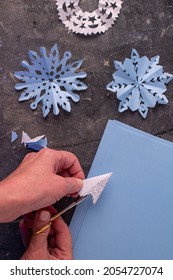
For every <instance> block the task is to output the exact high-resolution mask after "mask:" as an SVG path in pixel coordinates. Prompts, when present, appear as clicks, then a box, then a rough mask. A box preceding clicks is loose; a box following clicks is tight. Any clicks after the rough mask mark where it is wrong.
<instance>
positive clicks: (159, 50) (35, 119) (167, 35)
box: [0, 0, 173, 259]
mask: <svg viewBox="0 0 173 280" xmlns="http://www.w3.org/2000/svg"><path fill="white" fill-rule="evenodd" d="M80 3H81V4H80V5H81V7H82V8H83V9H85V10H88V11H92V10H94V9H95V8H96V7H97V3H98V1H96V0H85V1H84V0H81V2H80ZM55 43H57V44H58V45H59V49H60V53H61V54H63V53H64V51H66V50H69V51H71V52H72V55H73V56H72V58H73V59H74V60H78V59H84V63H83V65H82V68H83V69H84V70H85V71H86V72H87V73H88V76H87V78H86V79H85V80H84V82H85V83H86V84H87V85H88V89H87V90H86V91H83V92H81V93H79V94H80V97H81V100H80V102H79V103H77V104H74V103H73V104H72V111H71V113H66V112H65V111H63V110H61V113H60V115H59V116H54V115H53V114H52V113H51V114H49V116H48V117H47V118H46V119H44V118H43V117H42V113H41V106H39V108H38V109H37V110H36V111H31V109H30V108H29V102H23V103H19V102H18V97H19V93H18V92H16V91H15V89H14V86H15V80H14V78H13V76H12V73H14V72H15V71H18V70H21V66H20V63H21V61H22V60H23V59H26V60H28V55H27V52H28V51H29V49H31V50H34V51H37V52H38V51H39V48H40V47H41V46H45V47H46V48H47V49H48V50H49V49H50V48H51V47H52V46H53V45H54V44H55ZM132 48H136V49H137V51H138V52H139V54H140V55H141V56H142V55H147V56H148V57H149V58H151V57H153V56H155V55H158V54H159V55H160V64H161V65H163V66H164V70H165V72H169V73H173V1H172V0H155V1H151V0H146V1H143V0H124V4H123V8H122V10H121V13H120V16H119V19H118V20H117V22H116V23H115V25H114V26H113V27H112V28H111V29H109V30H108V31H107V32H105V33H104V34H102V35H96V36H91V37H84V36H80V35H75V34H73V33H72V32H71V31H68V29H67V28H66V27H65V26H64V25H63V24H62V22H61V21H60V20H59V18H58V15H57V10H56V5H55V1H54V0H24V1H22V0H3V1H0V98H1V99H0V123H1V126H0V127H1V128H0V179H3V178H5V177H6V176H7V175H8V174H9V173H11V172H12V171H13V170H14V169H15V168H16V167H17V166H18V164H19V163H20V162H21V160H22V159H23V157H24V155H25V154H26V153H27V151H26V150H24V148H23V147H22V146H21V145H20V143H17V144H11V143H10V137H11V131H12V130H15V131H17V132H18V133H20V132H21V131H22V130H25V131H26V132H27V133H28V134H29V135H31V136H33V137H34V136H37V135H41V134H44V133H46V136H47V137H48V140H49V147H50V148H55V149H65V150H68V151H71V152H74V153H75V154H76V155H77V156H78V158H79V159H80V162H81V164H82V166H83V168H84V171H85V174H86V175H87V173H88V171H89V168H90V166H91V164H92V160H93V158H94V155H95V152H96V150H97V147H98V144H99V142H100V139H101V137H102V133H103V131H104V128H105V126H106V123H107V121H108V119H116V120H119V121H122V122H124V123H126V124H129V125H132V126H134V127H136V128H139V129H142V130H144V131H146V132H149V133H151V134H153V135H157V136H159V137H162V138H164V139H168V140H170V141H173V82H171V83H170V84H169V85H168V91H167V93H166V96H167V98H168V99H169V103H168V105H166V106H163V105H157V106H156V108H154V109H150V110H149V113H148V116H147V119H146V120H144V119H142V117H141V116H140V114H139V113H138V112H134V113H132V112H131V111H126V112H124V113H119V112H118V110H117V109H118V103H119V102H118V100H117V99H116V97H115V94H114V93H109V92H108V91H107V90H106V87H105V86H106V85H107V84H108V83H109V82H110V81H111V80H112V73H113V72H114V64H113V61H114V60H115V59H116V60H119V61H123V60H124V59H125V57H129V56H130V54H131V50H132ZM71 103H72V102H71ZM122 148H123V147H122ZM65 203H66V202H65ZM66 219H67V222H69V217H67V218H66ZM22 251H23V247H22V244H21V240H20V236H19V233H18V220H17V221H15V222H13V223H10V224H5V225H0V259H18V258H19V257H20V256H21V254H22Z"/></svg>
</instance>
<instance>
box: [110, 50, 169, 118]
mask: <svg viewBox="0 0 173 280" xmlns="http://www.w3.org/2000/svg"><path fill="white" fill-rule="evenodd" d="M159 59H160V57H159V56H155V57H153V58H151V59H148V58H147V57H146V56H142V57H140V56H139V54H138V52H137V51H136V50H135V49H133V50H132V53H131V58H130V59H129V58H126V59H125V61H124V63H121V62H119V61H114V64H115V68H116V69H117V70H116V71H115V72H114V73H113V81H112V82H110V83H109V84H108V85H107V89H108V90H110V91H112V92H117V98H118V99H119V100H120V104H119V108H118V111H119V112H124V111H126V110H127V109H128V108H129V109H131V110H132V111H136V110H138V111H139V113H140V114H141V115H142V117H143V118H146V116H147V113H148V108H153V107H155V105H156V103H159V104H167V103H168V99H167V98H166V96H165V95H164V93H165V92H166V90H167V88H166V84H167V83H169V82H170V81H171V80H172V79H173V75H171V74H168V73H165V72H164V71H163V67H162V66H160V65H158V63H159Z"/></svg>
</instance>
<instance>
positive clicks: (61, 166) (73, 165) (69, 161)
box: [37, 148, 85, 179]
mask: <svg viewBox="0 0 173 280" xmlns="http://www.w3.org/2000/svg"><path fill="white" fill-rule="evenodd" d="M37 156H42V157H44V158H45V157H46V159H47V162H49V163H52V162H53V167H54V172H55V173H56V174H58V173H60V172H62V171H63V170H67V171H68V174H69V176H72V177H76V178H80V179H84V177H85V176H84V173H83V170H82V167H81V165H80V163H79V161H78V159H77V157H76V156H75V155H74V154H73V153H70V152H66V151H56V150H52V149H48V148H47V149H42V150H41V151H40V152H39V153H38V154H37ZM50 165H51V164H50Z"/></svg>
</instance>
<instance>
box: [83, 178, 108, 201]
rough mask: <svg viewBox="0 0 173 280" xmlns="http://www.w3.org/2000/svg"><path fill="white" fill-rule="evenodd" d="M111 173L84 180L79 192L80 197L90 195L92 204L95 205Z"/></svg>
mask: <svg viewBox="0 0 173 280" xmlns="http://www.w3.org/2000/svg"><path fill="white" fill-rule="evenodd" d="M111 176H112V173H107V174H104V175H100V176H96V177H93V178H89V179H85V180H84V185H83V187H82V189H81V190H80V191H79V195H80V196H86V195H89V194H90V195H91V196H92V200H93V203H94V204H95V203H96V202H97V200H98V198H99V197H100V195H101V193H102V191H103V190H104V188H105V186H106V184H107V182H108V181H109V179H110V177H111Z"/></svg>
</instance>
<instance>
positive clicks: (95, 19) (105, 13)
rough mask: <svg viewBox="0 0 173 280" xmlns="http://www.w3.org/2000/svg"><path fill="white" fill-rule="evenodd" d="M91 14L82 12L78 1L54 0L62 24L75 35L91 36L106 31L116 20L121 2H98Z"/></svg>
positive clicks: (120, 0)
mask: <svg viewBox="0 0 173 280" xmlns="http://www.w3.org/2000/svg"><path fill="white" fill-rule="evenodd" d="M98 2H99V3H98V8H97V9H96V10H94V11H93V12H87V11H85V12H84V11H82V9H81V8H80V7H79V4H80V0H56V5H57V9H58V14H59V17H60V19H61V20H62V22H63V23H64V24H65V26H66V27H68V28H69V29H70V30H72V31H73V32H75V33H78V34H84V35H91V34H97V33H102V32H105V31H106V30H108V29H109V28H110V27H111V26H112V25H113V24H114V21H115V20H116V19H117V18H118V15H119V13H120V10H121V6H122V3H123V1H122V0H99V1H98Z"/></svg>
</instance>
